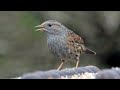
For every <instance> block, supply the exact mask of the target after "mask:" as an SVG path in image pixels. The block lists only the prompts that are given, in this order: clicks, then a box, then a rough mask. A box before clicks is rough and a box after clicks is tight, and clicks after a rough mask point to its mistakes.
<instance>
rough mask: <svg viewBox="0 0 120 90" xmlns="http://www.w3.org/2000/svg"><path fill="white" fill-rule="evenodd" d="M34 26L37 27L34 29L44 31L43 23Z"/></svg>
mask: <svg viewBox="0 0 120 90" xmlns="http://www.w3.org/2000/svg"><path fill="white" fill-rule="evenodd" d="M35 28H38V29H36V30H35V31H45V29H44V27H43V25H37V26H35Z"/></svg>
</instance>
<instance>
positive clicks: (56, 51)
mask: <svg viewBox="0 0 120 90" xmlns="http://www.w3.org/2000/svg"><path fill="white" fill-rule="evenodd" d="M48 48H49V49H50V51H51V52H52V53H53V55H55V56H57V57H59V58H60V59H66V60H69V59H72V58H73V56H71V54H70V53H71V50H70V49H69V48H68V46H67V43H66V42H65V41H54V42H49V41H48Z"/></svg>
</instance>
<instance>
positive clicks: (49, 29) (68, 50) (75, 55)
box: [35, 20, 96, 70]
mask: <svg viewBox="0 0 120 90" xmlns="http://www.w3.org/2000/svg"><path fill="white" fill-rule="evenodd" d="M35 27H36V28H38V29H37V30H36V31H44V32H46V33H47V43H48V48H49V50H50V51H51V52H52V53H53V54H54V55H55V56H57V57H59V58H60V60H61V64H60V66H59V67H58V69H57V70H60V69H61V67H62V65H63V63H64V61H66V60H75V61H76V68H77V67H78V64H79V57H80V55H81V53H86V54H93V55H95V54H96V53H95V52H94V51H92V50H90V49H88V48H87V47H85V45H84V41H83V39H82V38H81V37H80V36H79V35H77V34H75V33H74V32H73V31H71V30H69V29H68V28H67V27H65V26H64V25H62V24H61V23H59V22H58V21H56V20H48V21H45V22H43V23H42V24H41V25H37V26H35Z"/></svg>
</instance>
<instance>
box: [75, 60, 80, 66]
mask: <svg viewBox="0 0 120 90" xmlns="http://www.w3.org/2000/svg"><path fill="white" fill-rule="evenodd" d="M78 65H79V60H77V62H76V68H78Z"/></svg>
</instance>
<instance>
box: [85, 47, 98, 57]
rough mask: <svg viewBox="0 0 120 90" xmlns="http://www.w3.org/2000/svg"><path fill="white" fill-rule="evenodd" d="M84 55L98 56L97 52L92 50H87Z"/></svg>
mask: <svg viewBox="0 0 120 90" xmlns="http://www.w3.org/2000/svg"><path fill="white" fill-rule="evenodd" d="M84 53H86V54H93V55H96V52H94V51H92V50H90V49H89V48H86V50H85V51H84Z"/></svg>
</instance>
